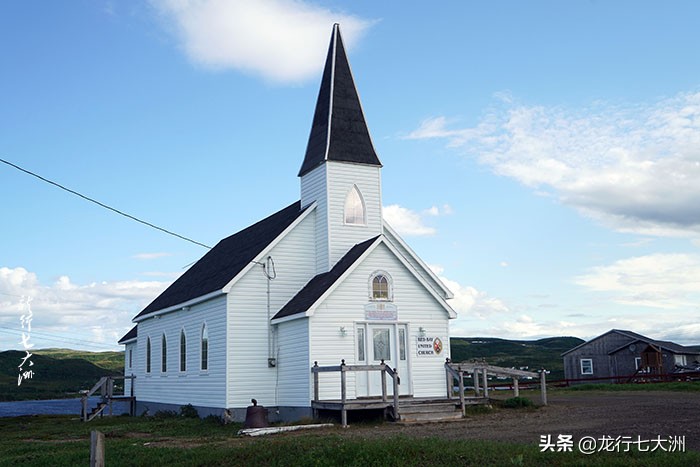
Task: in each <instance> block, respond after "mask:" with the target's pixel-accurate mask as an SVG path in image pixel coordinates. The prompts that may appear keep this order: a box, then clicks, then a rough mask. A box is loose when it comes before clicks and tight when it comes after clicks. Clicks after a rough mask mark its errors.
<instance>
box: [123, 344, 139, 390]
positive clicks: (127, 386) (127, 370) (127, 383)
mask: <svg viewBox="0 0 700 467" xmlns="http://www.w3.org/2000/svg"><path fill="white" fill-rule="evenodd" d="M129 351H131V352H133V353H132V357H131V362H132V365H131V366H130V365H129ZM137 359H138V354H137V353H136V342H130V343H129V344H126V345H125V346H124V376H131V375H132V374H134V367H135V366H136V362H137ZM129 394H131V380H130V379H125V380H124V395H125V396H128V395H129Z"/></svg>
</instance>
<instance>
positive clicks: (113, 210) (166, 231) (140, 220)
mask: <svg viewBox="0 0 700 467" xmlns="http://www.w3.org/2000/svg"><path fill="white" fill-rule="evenodd" d="M0 162H2V163H3V164H7V165H9V166H10V167H14V168H15V169H17V170H19V171H21V172H24V173H26V174H28V175H31V176H32V177H36V178H38V179H39V180H41V181H43V182H46V183H49V184H51V185H53V186H55V187H58V188H60V189H61V190H64V191H67V192H68V193H71V194H74V195H75V196H78V197H80V198H83V199H84V200H86V201H90V202H91V203H95V204H96V205H98V206H100V207H103V208H105V209H109V210H110V211H112V212H116V213H117V214H119V215H122V216H124V217H127V218H129V219H131V220H133V221H136V222H139V223H141V224H144V225H147V226H148V227H151V228H153V229H156V230H160V231H161V232H165V233H166V234H168V235H172V236H173V237H177V238H180V239H182V240H186V241H188V242H190V243H194V244H195V245H199V246H203V247H204V248H207V249H209V250H211V247H210V246H209V245H205V244H204V243H200V242H198V241H196V240H192V239H191V238H188V237H185V236H183V235H180V234H178V233H175V232H173V231H170V230H168V229H164V228H163V227H158V226H157V225H155V224H151V223H150V222H147V221H144V220H142V219H139V218H138V217H134V216H132V215H131V214H127V213H125V212H123V211H120V210H119V209H115V208H113V207H111V206H108V205H106V204H104V203H101V202H99V201H97V200H96V199H93V198H90V197H89V196H85V195H83V194H81V193H78V192H77V191H75V190H71V189H70V188H67V187H65V186H63V185H61V184H60V183H56V182H54V181H51V180H49V179H48V178H44V177H42V176H41V175H38V174H35V173H34V172H32V171H30V170H27V169H24V168H22V167H20V166H18V165H16V164H13V163H12V162H9V161H6V160H5V159H0Z"/></svg>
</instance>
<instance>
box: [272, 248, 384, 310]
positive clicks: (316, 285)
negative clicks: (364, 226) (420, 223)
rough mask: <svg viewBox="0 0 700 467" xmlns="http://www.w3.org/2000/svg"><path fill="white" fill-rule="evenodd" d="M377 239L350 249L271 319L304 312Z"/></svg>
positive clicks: (314, 278)
mask: <svg viewBox="0 0 700 467" xmlns="http://www.w3.org/2000/svg"><path fill="white" fill-rule="evenodd" d="M379 237H380V235H377V236H376V237H373V238H370V239H369V240H365V241H364V242H362V243H358V244H357V245H355V246H353V247H352V248H350V250H349V251H348V252H347V253H345V255H344V256H343V257H342V258H340V260H339V261H338V262H337V263H335V266H333V268H332V269H331V270H330V271H328V272H324V273H322V274H318V275H316V276H314V277H313V278H312V279H311V280H310V281H309V282H308V283H307V284H306V285H305V286H304V287H303V288H302V289H301V290H300V291H299V293H297V294H296V295H295V296H294V297H293V298H292V299H291V300H289V301H288V302H287V304H286V305H284V306H283V307H282V309H281V310H280V311H278V312H277V314H276V315H275V316H274V317H273V318H272V319H279V318H286V317H287V316H292V315H296V314H297V313H304V312H306V311H307V310H308V309H309V308H311V306H313V304H314V303H316V301H318V299H319V298H321V296H322V295H323V294H324V293H325V292H326V291H327V290H328V289H330V288H331V287H332V286H333V284H335V283H336V281H337V280H338V279H340V277H341V276H342V275H343V274H344V273H345V271H347V270H348V268H350V266H352V265H353V264H355V261H357V260H358V259H359V258H360V257H361V256H362V254H363V253H364V252H365V251H367V249H368V248H369V247H370V246H372V244H373V243H374V241H375V240H377V238H379Z"/></svg>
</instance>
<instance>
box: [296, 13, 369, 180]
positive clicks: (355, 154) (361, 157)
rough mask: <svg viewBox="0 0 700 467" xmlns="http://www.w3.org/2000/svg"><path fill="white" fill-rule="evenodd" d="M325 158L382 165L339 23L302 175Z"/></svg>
mask: <svg viewBox="0 0 700 467" xmlns="http://www.w3.org/2000/svg"><path fill="white" fill-rule="evenodd" d="M324 161H341V162H352V163H355V164H365V165H374V166H378V167H381V166H382V164H381V162H379V158H378V157H377V153H376V152H375V150H374V146H373V145H372V139H371V137H370V135H369V129H368V128H367V123H366V122H365V116H364V114H363V113H362V105H361V104H360V97H359V96H358V94H357V89H356V88H355V82H354V80H353V79H352V72H351V71H350V64H349V63H348V57H347V55H346V53H345V47H344V46H343V39H342V37H341V36H340V27H339V25H338V24H337V23H336V24H334V25H333V33H332V35H331V43H330V46H329V48H328V56H327V58H326V66H325V68H324V70H323V77H322V78H321V89H320V90H319V92H318V100H317V101H316V111H315V112H314V120H313V123H312V125H311V134H310V136H309V143H308V144H307V146H306V155H305V156H304V162H303V163H302V165H301V169H300V170H299V176H300V177H301V176H302V175H304V174H305V173H307V172H310V171H311V170H313V169H314V168H315V167H316V166H318V165H319V164H321V163H323V162H324Z"/></svg>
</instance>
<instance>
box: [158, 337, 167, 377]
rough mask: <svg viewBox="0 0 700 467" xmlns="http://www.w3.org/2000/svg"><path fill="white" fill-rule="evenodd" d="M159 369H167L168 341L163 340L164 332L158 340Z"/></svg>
mask: <svg viewBox="0 0 700 467" xmlns="http://www.w3.org/2000/svg"><path fill="white" fill-rule="evenodd" d="M160 350H161V355H160V371H161V372H163V373H165V372H166V371H168V343H167V342H166V341H165V334H163V338H162V339H161V341H160Z"/></svg>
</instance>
